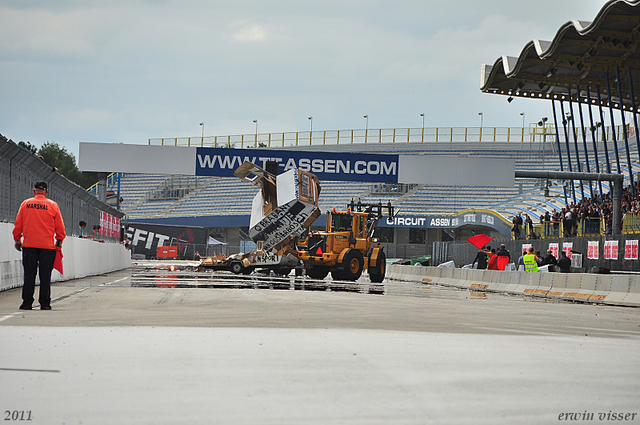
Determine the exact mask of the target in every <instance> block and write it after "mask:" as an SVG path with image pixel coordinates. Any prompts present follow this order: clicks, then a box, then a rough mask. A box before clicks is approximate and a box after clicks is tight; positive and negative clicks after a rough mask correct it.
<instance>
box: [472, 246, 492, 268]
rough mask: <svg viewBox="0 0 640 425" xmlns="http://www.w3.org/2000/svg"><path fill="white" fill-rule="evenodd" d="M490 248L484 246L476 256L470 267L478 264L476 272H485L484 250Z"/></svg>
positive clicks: (485, 257) (485, 259) (485, 258)
mask: <svg viewBox="0 0 640 425" xmlns="http://www.w3.org/2000/svg"><path fill="white" fill-rule="evenodd" d="M489 249H491V247H489V246H485V247H483V248H482V249H481V250H480V251H478V253H477V254H476V258H475V259H474V260H473V263H471V267H473V265H474V264H475V263H478V270H486V269H487V252H486V251H485V250H489Z"/></svg>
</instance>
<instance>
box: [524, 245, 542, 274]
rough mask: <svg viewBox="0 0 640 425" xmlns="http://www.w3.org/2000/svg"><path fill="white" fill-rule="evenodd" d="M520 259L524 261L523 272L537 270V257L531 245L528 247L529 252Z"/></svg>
mask: <svg viewBox="0 0 640 425" xmlns="http://www.w3.org/2000/svg"><path fill="white" fill-rule="evenodd" d="M522 261H524V271H525V272H538V271H540V269H538V258H537V257H536V254H535V249H534V248H533V247H530V248H529V253H528V254H526V255H525V256H524V257H523V259H522Z"/></svg>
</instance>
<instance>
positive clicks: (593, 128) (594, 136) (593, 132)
mask: <svg viewBox="0 0 640 425" xmlns="http://www.w3.org/2000/svg"><path fill="white" fill-rule="evenodd" d="M587 99H591V92H590V90H589V85H587ZM588 107H589V122H590V124H591V141H592V142H593V154H594V155H595V157H596V172H597V173H599V172H600V158H599V157H598V140H597V134H598V133H597V129H598V127H596V126H595V124H594V123H593V112H592V111H591V102H589V104H588ZM600 125H602V123H600ZM638 152H640V150H638ZM598 187H599V188H600V201H602V195H603V192H602V182H601V181H598Z"/></svg>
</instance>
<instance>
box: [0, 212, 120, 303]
mask: <svg viewBox="0 0 640 425" xmlns="http://www.w3.org/2000/svg"><path fill="white" fill-rule="evenodd" d="M12 231H13V224H11V223H0V291H4V290H7V289H11V288H16V287H18V286H22V283H23V279H24V273H23V269H22V253H21V252H19V251H16V249H15V248H14V246H13V235H12ZM62 254H63V258H62V267H63V271H64V275H61V274H60V273H59V272H58V271H57V270H54V271H53V272H52V273H51V281H52V282H58V281H63V280H70V279H79V278H82V277H86V276H92V275H98V274H103V273H108V272H112V271H114V270H122V269H125V268H127V267H131V251H129V250H127V249H125V248H124V246H123V245H120V244H115V243H99V242H95V241H93V240H91V239H80V238H74V237H67V238H66V239H65V240H64V244H63V247H62ZM36 282H39V281H38V280H37V279H36Z"/></svg>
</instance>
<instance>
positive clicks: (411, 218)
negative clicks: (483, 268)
mask: <svg viewBox="0 0 640 425" xmlns="http://www.w3.org/2000/svg"><path fill="white" fill-rule="evenodd" d="M465 225H476V226H477V225H480V226H486V227H491V228H493V229H496V230H498V231H500V232H501V233H504V232H506V233H505V234H509V232H510V230H511V227H510V224H509V223H508V222H506V221H505V220H504V219H502V218H501V217H499V216H498V215H497V214H495V213H493V212H490V211H462V212H460V213H458V214H427V215H397V216H395V217H394V218H387V219H386V220H381V221H380V223H379V226H380V227H414V228H423V229H455V228H458V227H461V226H465Z"/></svg>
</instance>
